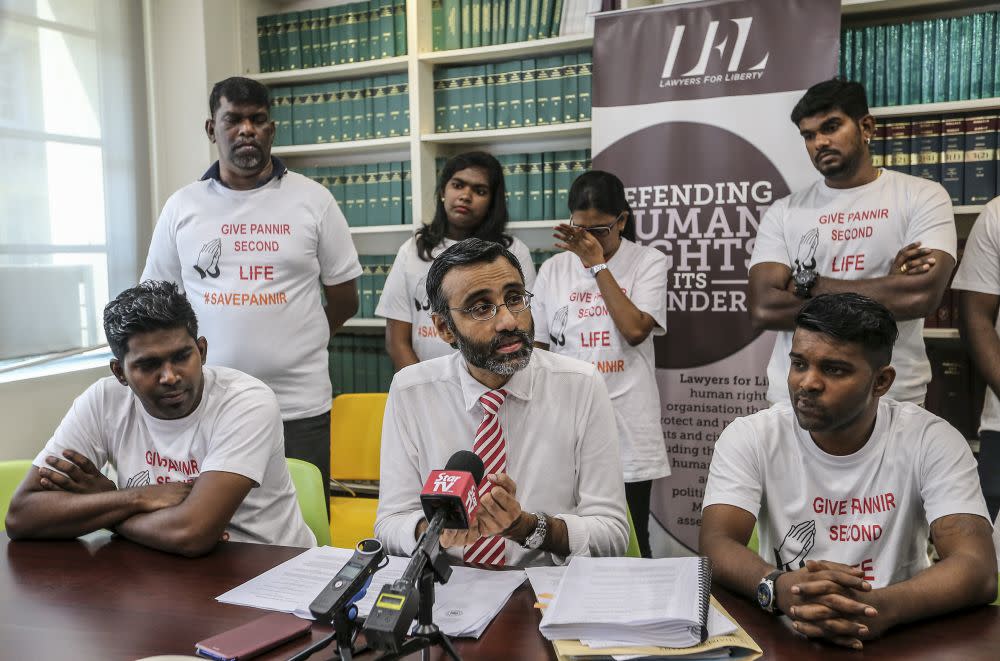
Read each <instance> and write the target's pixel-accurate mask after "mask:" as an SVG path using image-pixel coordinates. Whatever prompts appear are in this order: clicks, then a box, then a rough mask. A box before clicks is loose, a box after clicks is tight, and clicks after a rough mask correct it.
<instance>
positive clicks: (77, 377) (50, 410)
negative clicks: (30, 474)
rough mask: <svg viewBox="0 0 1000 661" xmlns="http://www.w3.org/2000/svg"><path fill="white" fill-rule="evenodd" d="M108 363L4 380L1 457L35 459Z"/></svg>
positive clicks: (0, 403)
mask: <svg viewBox="0 0 1000 661" xmlns="http://www.w3.org/2000/svg"><path fill="white" fill-rule="evenodd" d="M110 373H111V372H110V370H109V369H108V368H107V367H98V368H93V369H85V370H79V371H76V372H68V373H63V374H56V375H53V376H42V377H37V378H34V379H24V380H21V381H14V382H10V383H0V461H3V460H7V459H34V458H35V455H36V454H37V453H38V451H39V450H41V449H42V447H43V446H44V445H45V442H46V441H47V440H49V437H50V436H52V432H53V431H55V428H56V427H57V426H59V422H60V421H61V420H62V418H63V416H64V415H65V414H66V411H68V410H69V407H70V404H72V403H73V400H74V399H76V397H77V396H78V395H79V394H80V393H82V392H83V391H84V390H86V389H87V387H88V386H89V385H90V384H92V383H94V381H96V380H97V379H100V378H101V377H104V376H107V375H109V374H110Z"/></svg>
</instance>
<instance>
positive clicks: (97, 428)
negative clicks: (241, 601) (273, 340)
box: [34, 367, 316, 546]
mask: <svg viewBox="0 0 1000 661" xmlns="http://www.w3.org/2000/svg"><path fill="white" fill-rule="evenodd" d="M203 373H204V384H205V385H204V390H203V391H202V396H201V402H200V403H199V404H198V407H197V408H196V409H195V410H194V411H192V412H191V413H190V414H188V415H187V416H185V417H183V418H180V419H177V420H161V419H159V418H154V417H153V416H151V415H150V414H149V413H147V412H146V409H144V408H143V406H142V404H141V403H140V402H139V400H138V399H137V398H136V396H135V395H134V394H133V393H132V390H131V388H129V387H128V386H123V385H122V384H121V383H119V382H118V380H117V379H115V378H113V377H107V378H104V379H101V380H99V381H98V382H97V383H95V384H94V385H92V386H90V388H88V389H87V390H86V391H85V392H84V393H83V394H82V395H80V396H79V397H77V398H76V400H75V401H74V402H73V406H72V408H70V410H69V412H68V413H66V416H65V417H64V418H63V420H62V422H61V423H60V424H59V427H58V428H57V429H56V431H55V433H54V434H53V435H52V438H51V439H49V442H48V443H46V444H45V449H43V450H42V451H41V452H40V453H39V454H38V456H37V457H35V461H34V464H35V466H37V467H39V468H47V467H49V466H48V464H46V463H45V458H46V457H48V456H50V455H54V456H57V457H62V453H63V450H75V451H76V452H79V453H80V454H82V455H84V456H85V457H87V458H88V459H90V461H91V462H92V463H93V464H94V465H95V466H103V465H104V464H105V463H108V464H111V465H112V466H114V468H115V472H116V474H117V480H118V483H117V484H118V488H119V489H127V488H130V487H143V486H148V485H151V484H163V483H165V482H191V481H193V480H194V479H196V478H197V477H198V476H199V475H201V474H202V473H206V472H209V471H223V472H226V473H236V474H237V475H242V476H244V477H246V478H249V479H250V480H252V481H253V483H254V488H252V489H250V493H248V494H247V496H246V498H244V499H243V502H242V503H240V506H239V507H238V508H237V509H236V512H235V513H234V514H233V518H232V519H230V521H229V523H228V524H227V525H226V533H225V534H226V539H228V540H231V541H234V542H255V543H258V544H280V545H283V546H315V545H316V538H315V537H314V536H313V534H312V532H311V531H310V530H309V528H308V527H307V526H306V524H305V521H304V520H303V518H302V512H301V511H300V510H299V504H298V500H297V499H296V497H295V487H294V486H293V485H292V479H291V477H290V476H289V474H288V465H287V464H286V463H285V445H284V435H283V431H282V426H281V415H280V412H279V410H278V402H277V400H276V399H275V397H274V393H273V392H271V390H270V389H269V388H268V387H267V386H265V385H264V384H263V383H261V382H260V381H258V380H257V379H255V378H253V377H251V376H248V375H246V374H243V373H242V372H238V371H236V370H232V369H229V368H226V367H205V368H204V372H203Z"/></svg>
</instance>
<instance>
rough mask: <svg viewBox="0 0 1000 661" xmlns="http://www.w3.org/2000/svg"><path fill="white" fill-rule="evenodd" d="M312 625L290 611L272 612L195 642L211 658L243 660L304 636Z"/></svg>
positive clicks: (200, 654)
mask: <svg viewBox="0 0 1000 661" xmlns="http://www.w3.org/2000/svg"><path fill="white" fill-rule="evenodd" d="M311 627H312V622H310V621H309V620H303V619H301V618H298V617H295V616H294V615H292V614H290V613H271V614H270V615H265V616H264V617H260V618H257V619H256V620H253V621H252V622H247V623H246V624H244V625H242V626H238V627H236V628H235V629H230V630H229V631H226V632H223V633H220V634H218V635H215V636H212V637H211V638H206V639H205V640H202V641H200V642H198V643H195V650H196V651H197V652H198V655H199V656H204V657H207V658H209V659H218V660H219V661H243V659H252V658H253V657H255V656H259V655H261V654H263V653H264V652H266V651H268V650H271V649H274V648H275V647H277V646H278V645H281V644H283V643H287V642H288V641H290V640H292V639H293V638H297V637H298V636H302V635H304V634H305V633H307V632H308V631H309V629H310V628H311Z"/></svg>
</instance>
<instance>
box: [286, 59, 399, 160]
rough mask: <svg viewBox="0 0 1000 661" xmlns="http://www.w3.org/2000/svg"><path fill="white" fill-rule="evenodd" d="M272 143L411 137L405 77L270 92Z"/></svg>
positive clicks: (314, 85)
mask: <svg viewBox="0 0 1000 661" xmlns="http://www.w3.org/2000/svg"><path fill="white" fill-rule="evenodd" d="M271 118H272V119H273V120H274V121H275V122H277V126H278V128H277V133H276V134H275V139H274V144H275V145H311V144H322V143H331V142H348V141H351V140H369V139H373V138H391V137H397V136H403V135H409V133H410V88H409V85H408V84H407V76H406V74H392V75H388V76H375V77H372V78H357V79H354V80H340V81H331V82H326V83H316V84H312V85H296V86H294V87H274V88H273V89H272V90H271Z"/></svg>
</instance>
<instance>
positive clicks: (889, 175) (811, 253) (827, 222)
mask: <svg viewBox="0 0 1000 661" xmlns="http://www.w3.org/2000/svg"><path fill="white" fill-rule="evenodd" d="M915 241H920V242H921V244H922V246H923V247H924V248H933V249H936V250H941V251H943V252H946V253H948V254H949V255H951V256H952V257H954V256H955V254H956V248H957V245H956V244H957V242H958V239H957V235H956V232H955V216H954V214H953V212H952V207H951V198H950V197H949V196H948V193H947V192H946V191H945V189H944V188H943V187H942V186H941V184H938V183H936V182H933V181H928V180H927V179H921V178H920V177H913V176H910V175H908V174H902V173H899V172H895V171H893V170H881V175H880V176H879V177H878V178H877V179H875V181H872V182H871V183H868V184H865V185H864V186H856V187H854V188H847V189H837V188H830V187H829V186H827V185H826V183H825V182H824V181H822V180H821V181H818V182H816V183H814V184H812V185H811V186H809V187H807V188H805V189H803V190H801V191H798V192H795V193H792V194H791V195H789V196H788V197H784V198H782V199H780V200H778V201H777V202H775V203H774V204H773V205H772V206H771V208H770V209H768V211H767V213H766V214H765V215H764V219H763V220H762V221H761V223H760V228H759V230H758V232H757V239H756V242H755V246H754V250H753V256H752V257H751V258H750V267H751V268H752V267H754V266H756V265H757V264H761V263H764V262H776V263H778V264H784V265H785V266H787V267H789V268H791V269H792V270H793V271H794V270H795V261H796V260H799V261H800V262H805V263H807V264H808V263H813V262H814V263H815V269H816V272H817V273H819V275H820V276H821V277H822V276H827V277H830V278H836V279H838V280H867V279H870V278H879V277H883V276H887V275H889V271H890V270H891V269H892V262H893V259H894V258H895V256H896V254H897V253H898V252H899V250H900V249H901V248H902V247H903V246H906V245H908V244H910V243H913V242H915ZM898 326H899V339H898V340H897V341H896V345H895V347H894V348H893V351H892V365H893V367H895V368H896V380H895V381H894V382H893V384H892V388H891V389H890V390H889V394H888V396H889V397H892V398H893V399H896V400H899V401H907V402H914V403H917V404H919V403H922V402H923V401H924V396H925V394H926V392H927V384H928V383H929V382H930V380H931V366H930V363H929V362H928V361H927V352H926V350H925V348H924V338H923V328H924V320H923V319H910V320H907V321H901V322H898ZM791 348H792V332H791V331H779V332H778V334H777V340H776V341H775V343H774V352H773V353H772V354H771V361H770V363H768V366H767V378H768V381H769V385H768V389H767V399H768V400H769V401H770V402H772V403H773V402H784V401H788V386H787V378H788V366H789V359H788V352H789V351H791Z"/></svg>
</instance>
